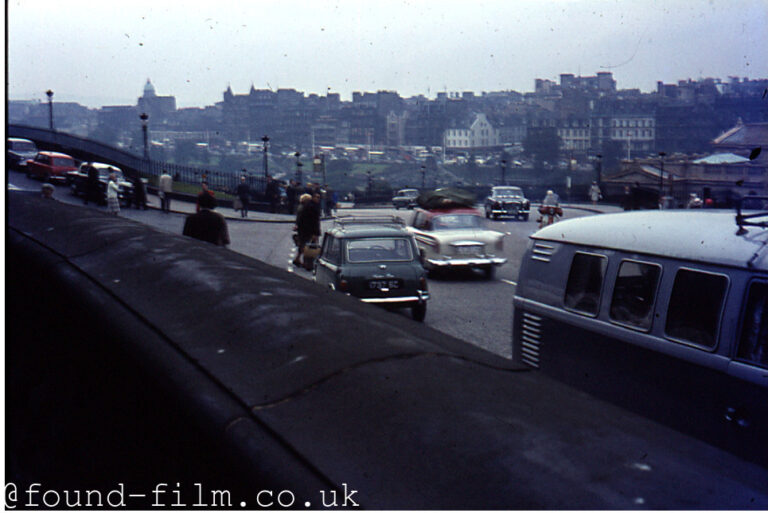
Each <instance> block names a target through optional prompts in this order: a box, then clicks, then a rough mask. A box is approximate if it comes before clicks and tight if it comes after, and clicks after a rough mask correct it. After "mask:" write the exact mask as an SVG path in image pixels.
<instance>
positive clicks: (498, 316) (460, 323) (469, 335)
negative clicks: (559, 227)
mask: <svg viewBox="0 0 768 513" xmlns="http://www.w3.org/2000/svg"><path fill="white" fill-rule="evenodd" d="M8 179H9V184H8V186H9V187H17V188H20V189H24V190H34V191H39V190H40V182H38V181H36V180H31V179H28V178H26V177H25V176H24V175H23V174H21V173H18V172H14V171H10V172H9V175H8ZM55 198H56V199H58V200H59V201H63V202H67V203H72V204H74V205H79V206H80V207H83V208H99V209H104V207H96V206H95V205H93V204H90V205H89V206H88V207H84V206H83V202H82V200H81V199H79V198H76V197H74V196H72V195H71V194H70V193H69V190H68V189H67V188H66V187H63V186H60V187H57V188H56V192H55ZM343 212H344V213H345V214H346V213H350V214H352V213H356V212H365V210H362V209H348V210H347V209H345V210H344V211H343ZM368 212H370V211H368ZM375 213H376V214H386V215H389V214H394V215H399V216H400V217H402V218H403V219H405V220H406V221H409V220H410V217H411V215H412V213H411V211H407V210H399V211H395V210H394V209H376V210H375ZM120 215H121V216H122V217H125V218H128V219H134V220H137V221H140V222H142V223H146V224H148V225H150V226H153V227H155V228H157V229H160V230H164V231H167V232H170V233H176V234H180V233H181V232H182V228H183V226H184V219H185V215H183V214H176V213H171V214H163V213H162V212H160V211H158V210H152V209H150V210H136V209H123V210H122V211H121V214H120ZM584 215H592V214H591V213H589V212H586V211H582V210H575V209H573V210H572V209H566V210H565V216H564V218H566V219H567V218H571V217H581V216H584ZM535 218H536V216H535V215H534V214H532V215H531V219H530V220H528V221H515V220H498V221H493V220H486V221H485V222H486V226H487V227H488V228H489V229H492V230H497V231H500V232H502V233H504V234H505V237H504V256H506V257H507V259H508V261H507V263H506V264H505V265H503V266H502V267H500V268H499V269H498V270H497V273H496V277H495V278H494V279H492V280H488V279H486V278H485V277H484V276H483V275H482V273H479V272H459V273H454V274H441V275H439V276H430V278H429V290H430V292H431V296H432V299H431V300H430V302H429V304H428V308H427V317H426V319H425V321H424V322H425V324H427V325H428V326H431V327H433V328H435V329H437V330H439V331H442V332H444V333H447V334H450V335H452V336H454V337H457V338H460V339H462V340H465V341H467V342H470V343H472V344H475V345H478V346H480V347H482V348H484V349H487V350H489V351H492V352H494V353H496V354H499V355H502V356H505V357H510V355H511V348H510V344H511V336H512V297H513V295H514V292H515V285H516V282H517V274H518V269H519V265H520V261H521V259H522V256H523V253H524V251H525V248H526V246H527V243H528V237H529V235H531V234H532V233H534V232H535V231H536V230H537V228H538V225H537V223H536V222H535ZM331 222H332V221H324V222H323V229H325V228H326V227H327V226H329V225H330V223H331ZM228 227H229V232H230V239H231V240H232V243H231V245H230V246H229V247H230V249H231V250H233V251H237V252H239V253H242V254H244V255H247V256H250V257H252V258H256V259H258V260H261V261H263V262H266V263H268V264H271V265H273V266H275V267H277V268H280V269H282V270H285V271H287V272H292V273H296V274H297V275H300V276H303V277H305V278H307V279H312V274H311V273H310V272H308V271H305V270H303V269H297V268H296V267H294V266H293V265H292V264H291V260H292V259H293V257H294V256H295V246H294V244H293V240H292V233H293V232H292V225H291V224H290V223H269V222H248V221H239V220H229V222H228ZM372 308H375V307H373V306H372ZM392 321H393V322H413V321H411V320H410V311H409V310H403V311H395V312H392Z"/></svg>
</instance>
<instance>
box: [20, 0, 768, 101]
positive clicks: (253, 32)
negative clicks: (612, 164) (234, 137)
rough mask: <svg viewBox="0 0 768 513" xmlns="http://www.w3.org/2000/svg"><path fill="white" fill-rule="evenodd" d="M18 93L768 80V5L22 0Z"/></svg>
mask: <svg viewBox="0 0 768 513" xmlns="http://www.w3.org/2000/svg"><path fill="white" fill-rule="evenodd" d="M7 22H8V28H7V59H8V60H7V69H8V76H7V79H8V97H9V98H10V99H40V100H45V91H46V90H47V89H52V90H53V91H54V93H55V96H54V100H58V101H77V102H80V103H82V104H84V105H88V106H91V107H98V106H101V105H116V104H120V105H133V104H135V103H136V99H137V97H138V96H140V95H141V94H142V91H143V87H144V83H145V82H146V80H147V78H150V79H151V80H152V83H153V84H154V85H155V88H156V90H157V94H159V95H173V96H175V97H176V101H177V105H178V106H179V107H190V106H205V105H212V104H214V103H216V102H218V101H221V100H222V93H223V92H224V90H225V89H226V88H227V86H228V85H231V87H232V90H233V92H234V93H235V94H244V93H247V92H248V90H249V89H250V86H251V84H253V85H254V86H255V87H256V88H257V89H259V88H272V89H273V90H276V89H277V88H294V89H297V90H299V91H304V92H305V93H307V94H308V93H312V92H314V93H318V94H321V95H322V94H325V92H326V91H327V90H328V89H329V88H330V91H332V92H338V93H341V96H342V99H343V100H349V99H351V94H352V91H377V90H382V89H385V90H396V91H398V92H399V93H400V94H401V95H403V96H411V95H415V94H425V95H428V96H429V97H434V96H435V95H436V93H437V92H438V91H446V90H447V91H475V92H476V93H480V92H482V91H500V90H510V89H512V90H516V91H520V92H527V91H532V90H533V89H534V79H536V78H548V79H551V80H558V77H559V74H560V73H573V74H576V75H578V74H581V75H584V76H590V75H594V74H595V73H597V72H598V71H612V72H613V74H614V78H615V79H616V80H617V82H618V87H619V88H640V89H641V90H643V91H645V92H650V91H652V90H654V89H655V87H656V81H657V80H663V81H664V82H665V83H671V82H677V81H678V80H683V79H687V78H692V79H697V78H702V77H719V78H722V79H726V78H727V77H728V76H739V77H745V76H747V77H750V78H753V79H754V78H768V0H639V1H616V0H500V1H471V0H460V1H452V0H434V1H428V0H411V1H401V0H398V1H396V0H389V1H380V0H379V1H362V0H355V1H323V0H311V1H310V0H307V1H303V0H275V1H261V0H260V1H255V0H254V1H242V0H241V1H231V0H216V1H211V0H207V1H199V0H187V1H181V0H155V1H143V0H131V1H123V0H109V1H103V2H95V1H93V0H86V1H80V0H66V1H61V0H50V1H49V0H10V1H9V2H8V20H7Z"/></svg>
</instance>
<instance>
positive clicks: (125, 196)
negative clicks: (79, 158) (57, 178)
mask: <svg viewBox="0 0 768 513" xmlns="http://www.w3.org/2000/svg"><path fill="white" fill-rule="evenodd" d="M91 168H95V169H96V171H98V173H99V198H98V199H97V201H98V202H99V203H100V204H106V203H107V182H108V181H109V175H110V174H111V173H114V174H115V175H116V176H117V186H118V193H117V194H118V199H119V200H120V202H121V203H130V201H131V200H132V198H133V184H132V183H131V182H129V181H128V180H126V179H125V176H123V171H122V170H121V169H120V168H119V167H116V166H112V165H110V164H104V163H102V162H83V163H82V164H80V167H79V168H78V169H77V171H70V172H69V173H67V183H68V184H69V186H70V188H71V189H72V194H74V195H75V196H82V197H86V195H87V194H88V172H89V170H90V169H91Z"/></svg>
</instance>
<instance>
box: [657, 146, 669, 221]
mask: <svg viewBox="0 0 768 513" xmlns="http://www.w3.org/2000/svg"><path fill="white" fill-rule="evenodd" d="M666 156H667V154H666V153H665V152H663V151H660V152H659V157H661V172H660V173H659V208H663V206H664V203H663V201H664V157H666Z"/></svg>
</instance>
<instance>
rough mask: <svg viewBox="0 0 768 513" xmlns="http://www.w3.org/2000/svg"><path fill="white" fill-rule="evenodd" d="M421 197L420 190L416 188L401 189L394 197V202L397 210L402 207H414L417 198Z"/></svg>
mask: <svg viewBox="0 0 768 513" xmlns="http://www.w3.org/2000/svg"><path fill="white" fill-rule="evenodd" d="M418 197H419V191H418V190H416V189H401V190H399V191H397V194H395V197H394V198H392V204H393V205H394V206H395V210H399V209H401V208H407V209H409V210H410V209H412V208H413V207H415V206H416V198H418Z"/></svg>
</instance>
